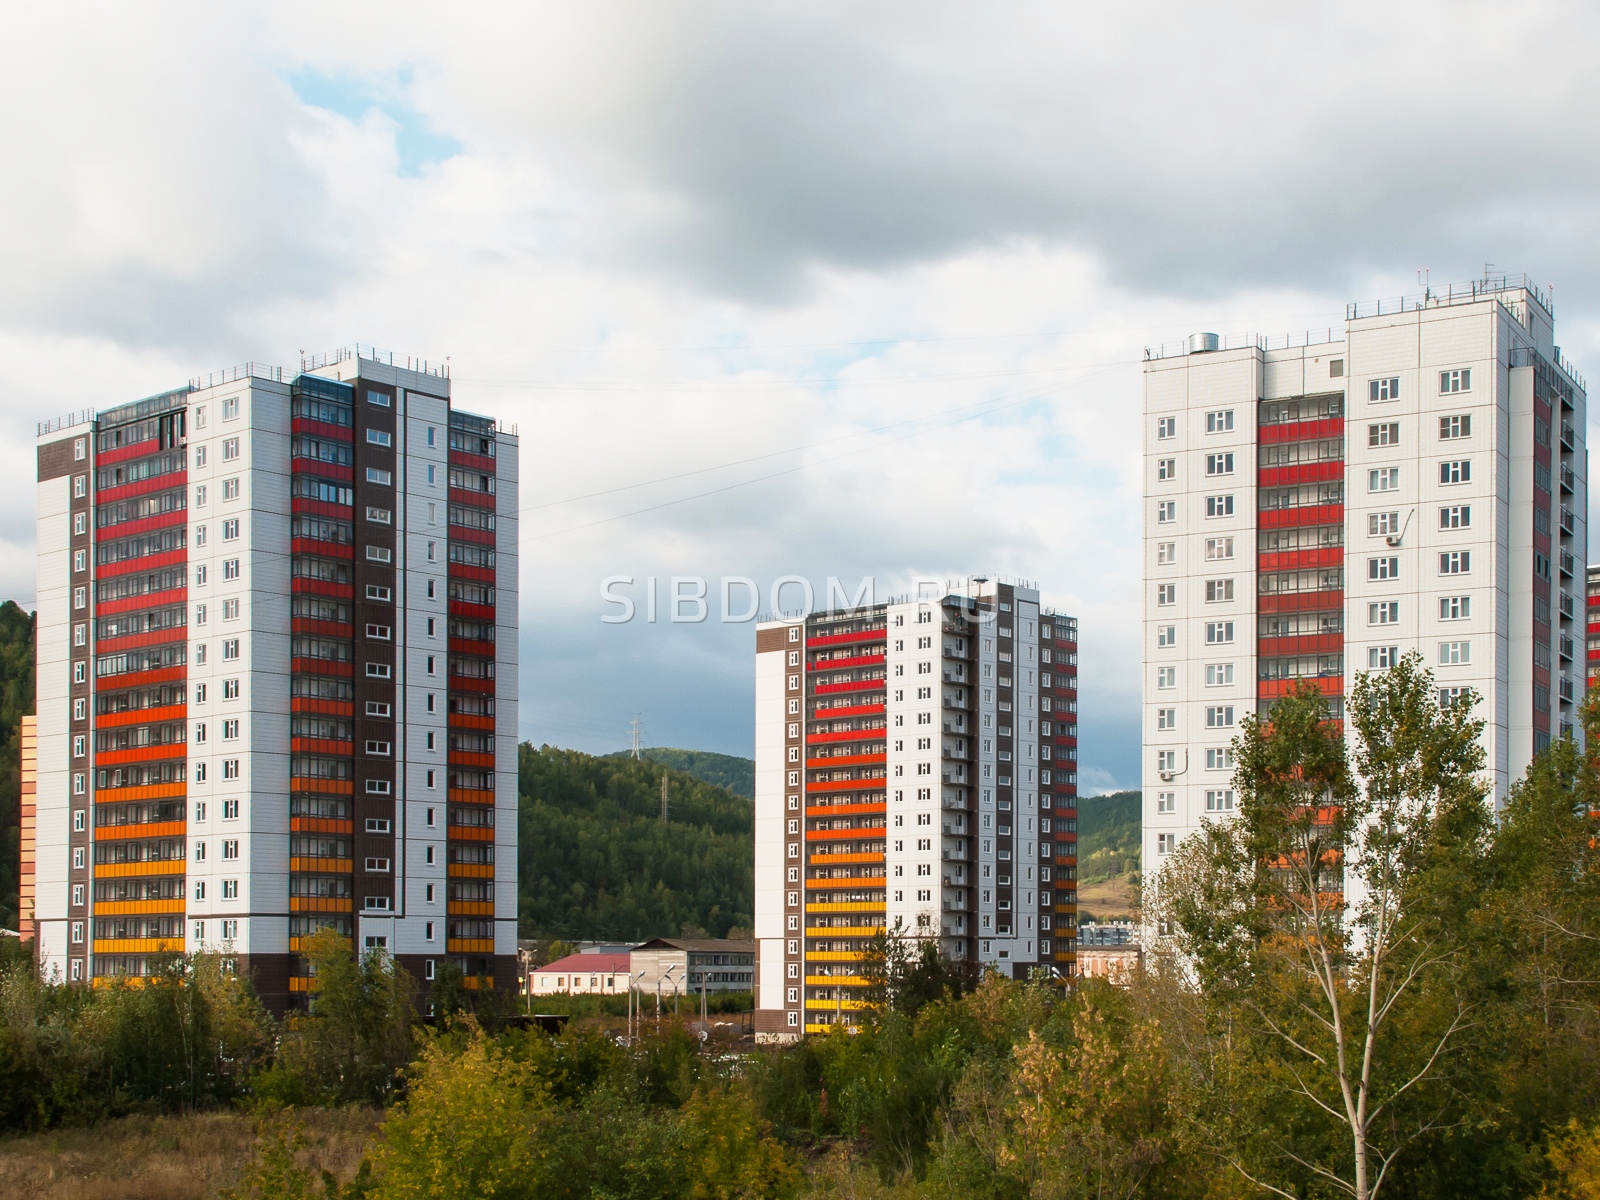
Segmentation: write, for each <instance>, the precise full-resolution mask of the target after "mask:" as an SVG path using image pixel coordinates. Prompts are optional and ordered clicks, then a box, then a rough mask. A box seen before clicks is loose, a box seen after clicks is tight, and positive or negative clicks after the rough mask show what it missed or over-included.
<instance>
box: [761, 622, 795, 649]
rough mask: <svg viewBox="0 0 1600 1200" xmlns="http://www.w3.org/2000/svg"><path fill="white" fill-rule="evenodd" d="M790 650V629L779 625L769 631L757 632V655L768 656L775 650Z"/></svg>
mask: <svg viewBox="0 0 1600 1200" xmlns="http://www.w3.org/2000/svg"><path fill="white" fill-rule="evenodd" d="M788 648H789V629H788V627H787V626H783V625H778V626H774V627H772V628H769V629H758V630H756V653H757V654H767V653H770V652H771V651H773V650H787V649H788Z"/></svg>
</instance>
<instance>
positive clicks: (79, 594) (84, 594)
mask: <svg viewBox="0 0 1600 1200" xmlns="http://www.w3.org/2000/svg"><path fill="white" fill-rule="evenodd" d="M88 606H89V589H88V588H86V587H75V588H73V589H72V607H73V608H87V607H88Z"/></svg>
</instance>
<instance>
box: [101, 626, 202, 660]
mask: <svg viewBox="0 0 1600 1200" xmlns="http://www.w3.org/2000/svg"><path fill="white" fill-rule="evenodd" d="M188 640H189V630H188V627H187V626H184V625H179V626H177V627H175V628H173V629H157V630H155V631H154V632H152V633H134V634H130V635H128V636H127V637H119V638H104V639H102V640H101V641H99V642H97V643H96V644H95V648H94V652H95V654H96V655H101V654H120V653H121V652H122V651H124V650H142V649H144V648H145V647H146V646H165V645H178V646H181V645H183V644H184V643H185V642H187V641H188Z"/></svg>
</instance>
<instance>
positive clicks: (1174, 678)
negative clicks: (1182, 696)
mask: <svg viewBox="0 0 1600 1200" xmlns="http://www.w3.org/2000/svg"><path fill="white" fill-rule="evenodd" d="M1177 686H1178V668H1177V667H1157V668H1156V687H1158V688H1160V689H1161V690H1163V691H1166V690H1168V689H1170V688H1175V687H1177Z"/></svg>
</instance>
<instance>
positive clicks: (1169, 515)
mask: <svg viewBox="0 0 1600 1200" xmlns="http://www.w3.org/2000/svg"><path fill="white" fill-rule="evenodd" d="M1177 519H1178V502H1177V501H1176V500H1162V501H1160V502H1159V503H1157V504H1156V523H1157V524H1159V525H1165V524H1167V523H1168V522H1170V521H1176V520H1177ZM80 569H81V568H80Z"/></svg>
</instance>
